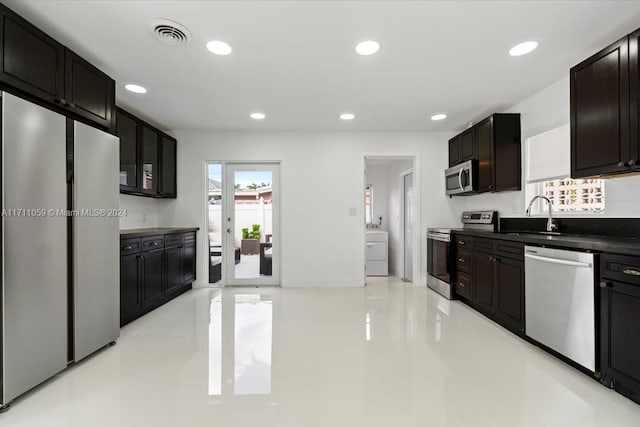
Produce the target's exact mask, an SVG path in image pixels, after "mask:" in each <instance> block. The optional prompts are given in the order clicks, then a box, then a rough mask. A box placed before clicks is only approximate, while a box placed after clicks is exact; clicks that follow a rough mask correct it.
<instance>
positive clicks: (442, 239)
mask: <svg viewBox="0 0 640 427" xmlns="http://www.w3.org/2000/svg"><path fill="white" fill-rule="evenodd" d="M448 237H449V236H446V237H443V236H442V235H439V234H433V233H427V239H432V240H436V241H438V242H450V241H451V240H450V239H449V238H448Z"/></svg>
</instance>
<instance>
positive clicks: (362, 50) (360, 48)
mask: <svg viewBox="0 0 640 427" xmlns="http://www.w3.org/2000/svg"><path fill="white" fill-rule="evenodd" d="M379 50H380V43H378V42H376V41H373V40H365V41H363V42H360V43H358V44H357V45H356V52H358V53H359V54H360V55H373V54H374V53H376V52H377V51H379Z"/></svg>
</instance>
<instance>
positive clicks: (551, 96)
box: [449, 77, 640, 219]
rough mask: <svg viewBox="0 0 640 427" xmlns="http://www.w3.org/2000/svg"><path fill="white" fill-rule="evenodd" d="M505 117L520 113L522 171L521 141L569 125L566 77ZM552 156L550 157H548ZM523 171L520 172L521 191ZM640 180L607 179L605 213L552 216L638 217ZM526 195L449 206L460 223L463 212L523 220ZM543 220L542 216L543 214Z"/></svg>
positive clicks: (460, 199)
mask: <svg viewBox="0 0 640 427" xmlns="http://www.w3.org/2000/svg"><path fill="white" fill-rule="evenodd" d="M504 112H505V113H520V114H521V117H520V125H521V129H522V148H523V149H522V155H523V158H522V161H523V163H522V164H523V168H524V165H525V164H526V162H525V161H524V155H525V149H524V147H525V145H524V141H525V140H526V139H527V138H529V137H530V136H534V135H537V134H539V133H542V132H545V131H547V130H550V129H553V128H555V127H558V126H560V125H563V124H566V123H569V77H566V78H564V79H562V80H560V81H558V82H556V83H554V84H552V85H551V86H549V87H547V88H545V89H543V90H541V91H540V92H538V93H536V94H534V95H532V96H531V97H529V98H527V99H525V100H524V101H522V102H520V103H519V104H517V105H515V106H513V107H511V108H509V109H508V110H506V111H504ZM550 155H552V153H550ZM525 176H526V175H525V171H524V170H523V172H522V179H523V187H522V188H523V189H524V188H525V186H524V179H525ZM639 185H640V176H634V177H626V178H612V179H607V181H606V183H605V204H606V208H605V212H604V213H602V214H591V215H588V214H587V215H585V214H582V215H576V214H564V215H562V214H554V216H557V217H562V216H570V217H572V218H575V217H587V216H588V217H591V218H593V217H618V218H624V217H638V213H639V212H640V198H638V197H637V188H639ZM526 197H529V198H530V197H531V196H530V195H529V196H526V195H525V191H510V192H504V193H496V194H491V193H488V194H479V195H474V196H467V197H454V198H452V199H451V200H450V202H449V204H450V206H451V208H452V210H453V211H455V212H456V215H457V217H458V219H459V217H460V214H461V213H462V211H465V210H475V209H487V210H497V211H498V212H499V213H500V216H501V217H522V216H524V213H525V209H526V203H527V202H528V200H525V198H526ZM543 216H544V214H543Z"/></svg>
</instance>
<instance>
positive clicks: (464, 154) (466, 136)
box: [460, 128, 476, 162]
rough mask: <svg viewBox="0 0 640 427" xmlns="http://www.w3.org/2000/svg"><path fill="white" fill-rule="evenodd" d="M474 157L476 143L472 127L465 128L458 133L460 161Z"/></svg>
mask: <svg viewBox="0 0 640 427" xmlns="http://www.w3.org/2000/svg"><path fill="white" fill-rule="evenodd" d="M475 158H476V145H475V138H474V132H473V128H471V129H467V130H466V131H464V132H462V134H461V135H460V161H461V162H466V161H467V160H473V159H475Z"/></svg>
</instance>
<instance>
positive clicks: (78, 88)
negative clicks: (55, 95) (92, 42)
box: [65, 49, 116, 129]
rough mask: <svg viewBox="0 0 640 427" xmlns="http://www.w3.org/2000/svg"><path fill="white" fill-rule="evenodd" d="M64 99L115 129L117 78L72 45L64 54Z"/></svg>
mask: <svg viewBox="0 0 640 427" xmlns="http://www.w3.org/2000/svg"><path fill="white" fill-rule="evenodd" d="M65 99H66V106H67V108H68V109H69V110H71V111H72V112H74V113H75V114H77V115H79V116H82V117H84V118H86V119H88V120H91V121H92V122H95V123H98V124H100V125H102V126H104V127H105V128H108V129H113V127H114V126H113V125H114V122H115V99H116V89H115V82H114V81H113V79H112V78H110V77H109V76H107V75H106V74H105V73H103V72H102V71H100V70H99V69H98V68H96V67H94V66H93V65H91V64H90V63H89V62H87V61H85V60H84V59H82V58H81V57H80V56H78V55H76V54H75V53H73V52H72V51H71V50H69V49H66V55H65Z"/></svg>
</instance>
